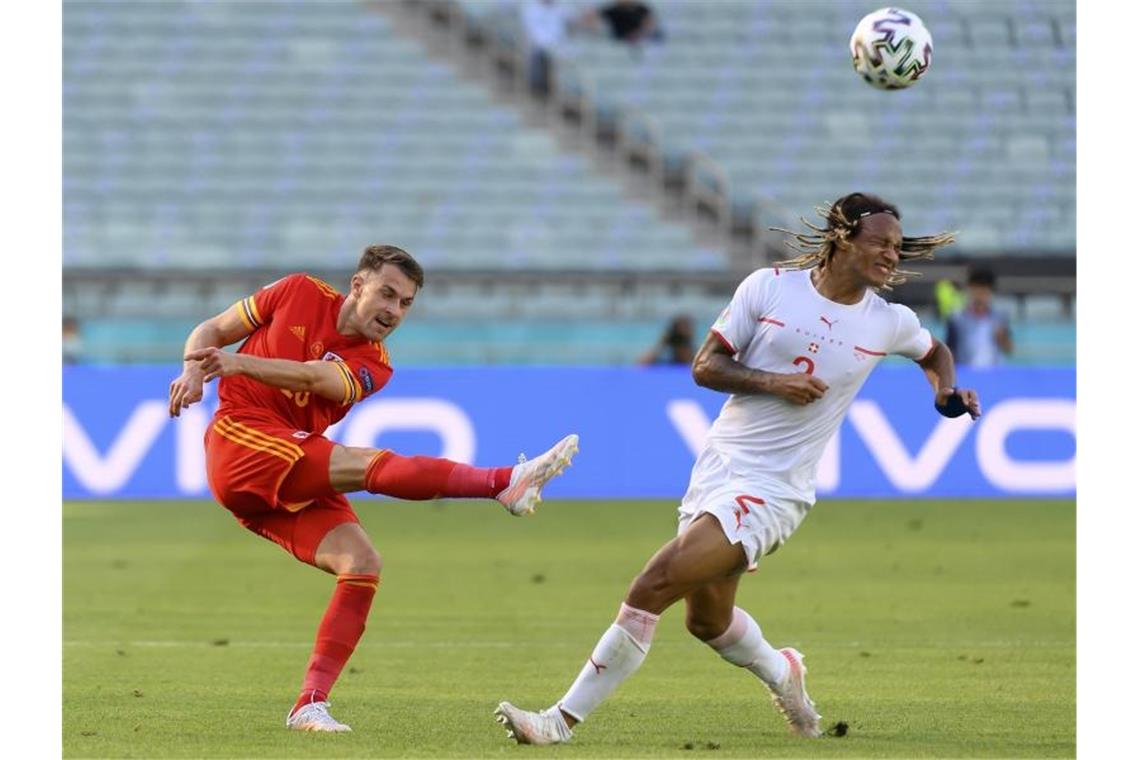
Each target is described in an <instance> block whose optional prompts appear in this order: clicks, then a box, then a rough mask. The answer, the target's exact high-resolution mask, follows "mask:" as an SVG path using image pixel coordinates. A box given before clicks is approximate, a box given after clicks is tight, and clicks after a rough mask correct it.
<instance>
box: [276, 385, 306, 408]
mask: <svg viewBox="0 0 1140 760" xmlns="http://www.w3.org/2000/svg"><path fill="white" fill-rule="evenodd" d="M281 392H282V393H284V394H285V395H286V396H287V397H289V398H291V399H293V403H294V404H296V405H297V406H308V404H309V391H287V390H285V389H284V388H282V389H281Z"/></svg>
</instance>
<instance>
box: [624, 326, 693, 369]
mask: <svg viewBox="0 0 1140 760" xmlns="http://www.w3.org/2000/svg"><path fill="white" fill-rule="evenodd" d="M694 355H695V353H694V350H693V320H692V319H691V318H690V317H689V316H688V315H687V314H678V315H677V316H675V317H673V319H672V320H670V321H669V326H668V327H667V328H665V333H664V334H663V335H662V336H661V339H660V340H658V341H657V344H656V345H654V346H653V348H651V349H649V350H648V351H646V352H645V353H644V354H642V355H641V356H639V357H638V359H637V363H638V364H684V365H689V364H692V363H693V357H694Z"/></svg>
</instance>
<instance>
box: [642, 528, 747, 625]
mask: <svg viewBox="0 0 1140 760" xmlns="http://www.w3.org/2000/svg"><path fill="white" fill-rule="evenodd" d="M745 567H747V558H746V556H745V553H744V550H743V548H742V547H741V546H740V545H739V544H732V543H730V542H729V540H728V538H727V537H726V536H725V535H724V531H722V530H721V527H720V523H719V522H717V520H716V518H715V517H714V516H713V515H701V516H700V517H698V518H697V519H696V520H695V521H693V523H692V524H691V525H690V526H689V527H688V528H687V529H686V530H685V532H684V533H682V534H681V535H680V536H677V537H676V538H674V539H673V540H672V541H670V542H669V543H667V544H665V546H663V547H661V549H660V550H659V551H658V552H657V553H656V554H655V555H653V557H652V558H651V559H650V560H649V562H648V563H647V564H646V566H645V569H643V570H642V571H641V574H640V575H638V577H637V579H636V580H634V582H633V585H632V586H631V588H630V592H629V595H628V600H629V603H630V604H631V605H632V606H634V607H638V608H639V609H644V610H647V611H649V612H654V613H656V612H659V611H660V610H663V609H665V608H666V607H668V606H669V605H671V604H672V603H673V602H675V601H677V600H678V599H680V598H682V597H684V596H686V595H688V594H689V593H691V592H692V591H694V590H695V589H697V588H700V587H701V586H705V585H707V584H709V583H714V582H717V581H721V580H724V579H726V578H731V577H733V576H736V575H739V574H740V573H741V572H743V571H744V569H745ZM643 605H644V606H643Z"/></svg>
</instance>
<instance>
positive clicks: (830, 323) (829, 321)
mask: <svg viewBox="0 0 1140 760" xmlns="http://www.w3.org/2000/svg"><path fill="white" fill-rule="evenodd" d="M819 321H820V322H823V323H824V324H825V325H827V329H828V330H830V329H831V328H832V327H834V326H835V324H836V323H837V322H839V320H838V319H834V320H832V319H828V318H827V317H825V316H823V315H822V314H820V315H819Z"/></svg>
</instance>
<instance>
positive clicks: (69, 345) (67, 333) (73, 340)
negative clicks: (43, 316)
mask: <svg viewBox="0 0 1140 760" xmlns="http://www.w3.org/2000/svg"><path fill="white" fill-rule="evenodd" d="M82 360H83V338H82V336H80V334H79V320H78V319H76V318H75V317H70V316H65V317H64V318H63V363H64V364H78V363H79V362H80V361H82Z"/></svg>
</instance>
